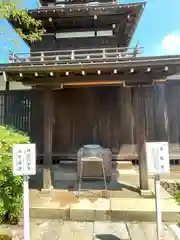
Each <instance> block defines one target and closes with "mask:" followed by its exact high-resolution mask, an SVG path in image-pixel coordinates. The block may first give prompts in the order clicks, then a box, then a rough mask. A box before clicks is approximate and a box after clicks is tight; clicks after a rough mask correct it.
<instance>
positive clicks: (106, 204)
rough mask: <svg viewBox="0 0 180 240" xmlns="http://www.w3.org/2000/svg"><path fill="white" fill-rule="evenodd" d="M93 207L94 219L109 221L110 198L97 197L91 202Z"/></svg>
mask: <svg viewBox="0 0 180 240" xmlns="http://www.w3.org/2000/svg"><path fill="white" fill-rule="evenodd" d="M93 206H94V209H95V216H94V220H95V221H109V220H110V219H111V216H110V214H111V210H110V199H105V198H98V199H97V200H96V201H95V202H94V203H93Z"/></svg>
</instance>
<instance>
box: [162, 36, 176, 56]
mask: <svg viewBox="0 0 180 240" xmlns="http://www.w3.org/2000/svg"><path fill="white" fill-rule="evenodd" d="M160 52H161V53H162V54H180V34H173V33H171V34H169V35H167V36H166V37H165V38H164V39H163V40H162V42H161V51H160Z"/></svg>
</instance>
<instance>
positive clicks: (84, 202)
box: [70, 199, 95, 221]
mask: <svg viewBox="0 0 180 240" xmlns="http://www.w3.org/2000/svg"><path fill="white" fill-rule="evenodd" d="M94 216H95V210H94V208H93V204H92V202H91V201H90V200H89V199H80V200H79V202H78V203H73V204H71V206H70V220H72V221H94Z"/></svg>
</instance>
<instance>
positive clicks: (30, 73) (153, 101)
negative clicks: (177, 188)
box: [0, 0, 180, 191]
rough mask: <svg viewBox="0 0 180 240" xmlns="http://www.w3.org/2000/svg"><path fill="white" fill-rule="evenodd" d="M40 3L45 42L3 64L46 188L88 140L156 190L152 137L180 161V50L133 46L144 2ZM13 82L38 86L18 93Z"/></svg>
mask: <svg viewBox="0 0 180 240" xmlns="http://www.w3.org/2000/svg"><path fill="white" fill-rule="evenodd" d="M40 3H41V6H40V7H39V8H38V9H34V10H29V14H30V15H31V16H33V17H34V18H35V19H38V20H41V21H42V23H43V27H44V28H45V30H46V32H45V33H44V36H43V39H42V41H39V42H36V43H33V44H29V46H30V49H31V51H30V53H15V54H13V55H12V56H11V57H10V62H9V63H8V64H4V65H1V66H0V70H1V71H3V72H5V73H6V78H7V88H6V91H7V93H6V95H8V94H9V95H10V96H11V99H14V100H12V102H11V103H10V102H9V103H6V104H9V105H8V107H5V109H6V111H5V113H6V114H5V119H6V123H7V124H10V123H12V122H13V124H14V125H16V126H17V125H18V126H19V128H20V129H21V130H24V131H27V132H28V133H29V134H30V136H31V139H32V141H33V142H35V143H36V145H37V155H38V160H37V163H38V164H40V165H41V166H43V169H44V170H43V171H44V174H43V188H44V189H50V188H51V186H52V181H51V180H52V179H51V168H52V165H53V164H59V162H61V161H77V152H78V150H79V149H80V148H81V147H82V146H84V145H87V144H92V145H93V144H96V145H100V146H102V147H103V148H106V149H109V150H110V151H111V153H112V159H111V161H132V162H133V163H135V162H137V163H138V164H139V176H140V189H141V190H142V191H143V190H148V176H147V164H146V158H145V157H144V155H143V154H142V149H143V145H144V142H146V141H168V142H169V143H170V147H171V146H172V148H171V149H170V160H171V161H174V160H178V159H180V158H178V156H177V155H176V152H174V150H173V149H174V148H173V146H174V145H173V144H174V143H178V144H179V141H180V140H179V139H180V134H179V131H178V129H179V120H180V111H179V112H178V111H177V109H179V106H178V102H179V99H180V97H179V95H178V94H177V91H178V89H179V85H178V83H177V82H175V81H174V79H168V78H167V77H168V76H170V75H173V74H176V73H178V72H180V56H158V57H156V56H148V57H142V56H141V52H142V48H141V47H139V46H134V47H132V48H130V47H129V44H130V41H131V39H132V37H133V34H134V32H135V30H136V27H137V25H138V22H139V20H140V17H141V15H142V14H143V10H144V8H145V5H146V4H145V3H144V2H141V3H139V2H138V3H132V4H121V3H119V2H116V1H110V0H109V1H108V0H99V1H97V2H94V1H91V0H66V1H65V0H64V1H63V0H62V1H55V0H41V1H40ZM12 24H13V23H12ZM11 82H21V83H22V84H23V85H24V86H28V87H31V89H28V90H24V91H23V90H21V91H20V93H18V94H17V93H16V94H14V93H13V91H10V90H9V88H8V84H11ZM16 91H17V90H16ZM175 92H176V94H174V93H175ZM13 94H14V95H13ZM12 95H13V96H12ZM17 102H18V103H19V104H18V107H17V105H16V108H17V109H16V113H15V107H14V106H15V105H14V104H15V103H16V104H17ZM172 104H173V108H172ZM21 107H22V108H21ZM20 109H21V110H20ZM179 110H180V109H179ZM13 111H14V112H13ZM12 112H13V113H12ZM13 116H15V117H13ZM174 116H175V117H174ZM15 122H16V123H15ZM58 166H59V165H58Z"/></svg>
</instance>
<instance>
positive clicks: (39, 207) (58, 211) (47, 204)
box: [30, 191, 180, 222]
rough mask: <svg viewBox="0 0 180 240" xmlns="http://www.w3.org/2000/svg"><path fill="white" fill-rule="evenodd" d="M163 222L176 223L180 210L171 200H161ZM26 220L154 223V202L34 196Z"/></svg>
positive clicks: (61, 194)
mask: <svg viewBox="0 0 180 240" xmlns="http://www.w3.org/2000/svg"><path fill="white" fill-rule="evenodd" d="M161 208H162V219H163V221H164V222H177V221H180V214H179V213H180V206H179V205H177V204H176V202H175V200H174V199H173V198H171V197H170V198H163V199H161ZM30 216H31V218H38V219H41V218H42V219H45V218H49V219H62V220H71V221H129V222H131V221H139V222H143V221H146V222H152V221H155V220H156V213H155V200H154V198H143V197H140V196H139V197H136V198H132V197H131V198H112V197H109V198H99V197H94V198H87V197H84V198H78V197H77V196H76V195H74V194H73V193H71V192H68V191H64V192H62V191H60V192H59V191H56V192H55V193H54V195H51V196H50V195H48V194H37V195H36V196H35V195H34V196H32V194H31V201H30Z"/></svg>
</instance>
